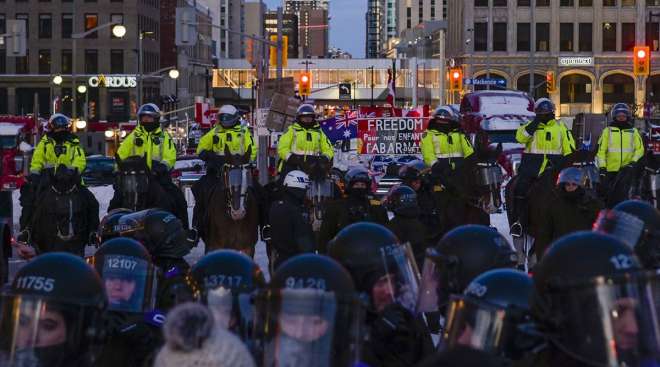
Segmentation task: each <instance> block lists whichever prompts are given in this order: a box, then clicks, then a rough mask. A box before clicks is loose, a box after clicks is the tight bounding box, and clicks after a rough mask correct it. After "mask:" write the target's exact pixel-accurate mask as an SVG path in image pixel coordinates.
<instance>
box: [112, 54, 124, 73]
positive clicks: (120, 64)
mask: <svg viewBox="0 0 660 367" xmlns="http://www.w3.org/2000/svg"><path fill="white" fill-rule="evenodd" d="M123 72H124V50H110V73H112V74H121V73H123Z"/></svg>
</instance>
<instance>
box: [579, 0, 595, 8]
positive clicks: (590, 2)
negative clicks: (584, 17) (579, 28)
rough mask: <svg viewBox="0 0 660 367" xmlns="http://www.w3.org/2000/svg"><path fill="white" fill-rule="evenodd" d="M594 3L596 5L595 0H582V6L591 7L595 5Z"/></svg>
mask: <svg viewBox="0 0 660 367" xmlns="http://www.w3.org/2000/svg"><path fill="white" fill-rule="evenodd" d="M593 5H594V1H593V0H580V6H583V7H590V6H593Z"/></svg>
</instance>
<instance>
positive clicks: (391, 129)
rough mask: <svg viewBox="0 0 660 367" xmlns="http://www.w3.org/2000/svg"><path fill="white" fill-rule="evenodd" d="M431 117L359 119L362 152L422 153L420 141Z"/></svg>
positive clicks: (359, 141)
mask: <svg viewBox="0 0 660 367" xmlns="http://www.w3.org/2000/svg"><path fill="white" fill-rule="evenodd" d="M428 123H429V119H428V118H424V117H381V118H363V119H359V120H358V152H359V153H360V154H390V155H392V154H394V155H406V154H420V153H421V151H420V149H419V142H420V141H421V140H422V134H424V131H426V128H427V126H428Z"/></svg>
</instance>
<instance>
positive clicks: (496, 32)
mask: <svg viewBox="0 0 660 367" xmlns="http://www.w3.org/2000/svg"><path fill="white" fill-rule="evenodd" d="M506 26H507V24H506V23H493V51H506V41H507V37H506V36H507V34H506Z"/></svg>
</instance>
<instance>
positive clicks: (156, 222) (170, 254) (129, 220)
mask: <svg viewBox="0 0 660 367" xmlns="http://www.w3.org/2000/svg"><path fill="white" fill-rule="evenodd" d="M115 228H116V229H117V232H118V233H119V235H121V236H125V237H131V238H134V239H136V240H138V241H140V242H141V243H142V244H143V245H144V246H145V247H146V248H147V250H148V251H149V253H150V254H151V256H152V257H153V259H154V262H157V263H158V261H160V259H181V258H183V257H184V256H186V255H187V254H188V253H189V252H190V249H191V248H192V245H193V244H192V243H191V241H190V239H188V236H187V234H188V233H187V232H186V230H185V228H184V227H183V224H182V223H181V220H180V219H179V218H177V217H176V216H175V215H174V214H172V213H169V212H166V211H164V210H160V209H147V210H142V211H139V212H135V213H132V214H127V215H123V216H122V217H121V218H119V222H118V223H117V225H116V226H115ZM167 270H169V269H163V271H167Z"/></svg>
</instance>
